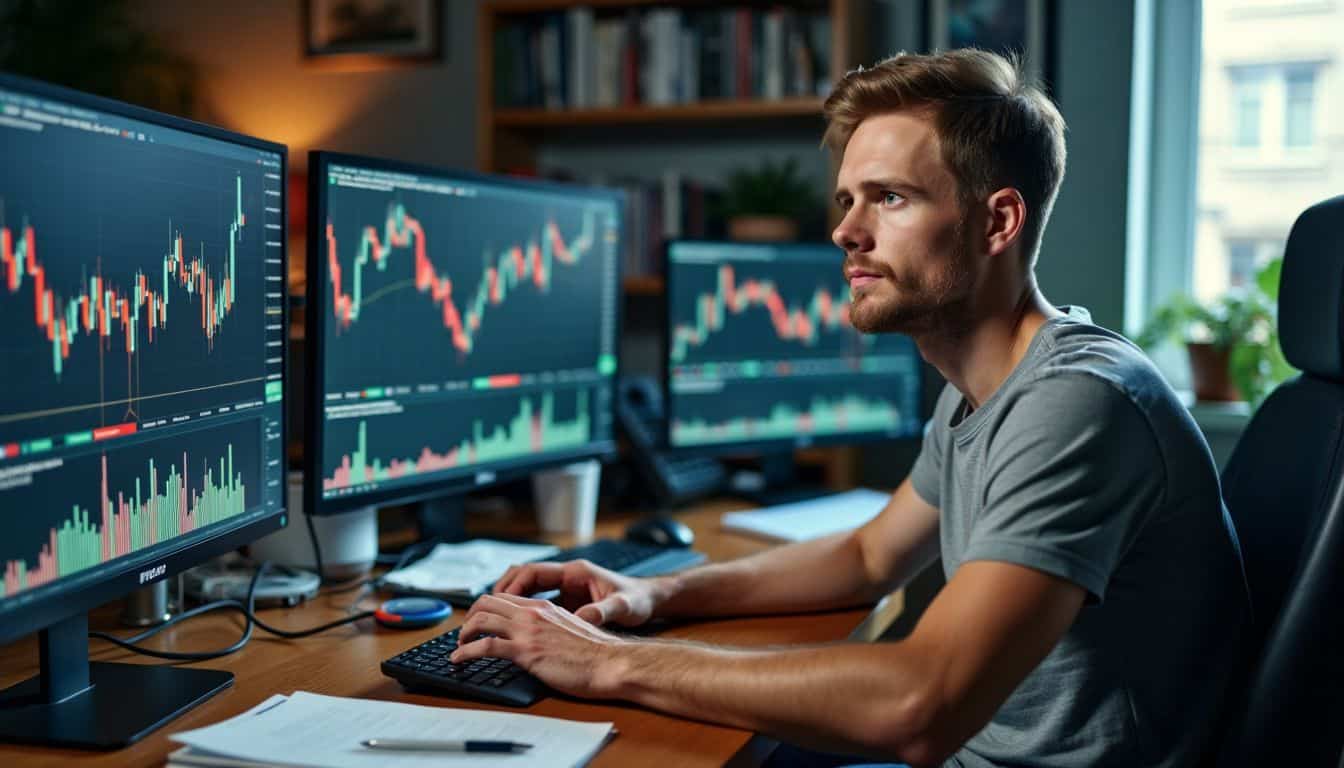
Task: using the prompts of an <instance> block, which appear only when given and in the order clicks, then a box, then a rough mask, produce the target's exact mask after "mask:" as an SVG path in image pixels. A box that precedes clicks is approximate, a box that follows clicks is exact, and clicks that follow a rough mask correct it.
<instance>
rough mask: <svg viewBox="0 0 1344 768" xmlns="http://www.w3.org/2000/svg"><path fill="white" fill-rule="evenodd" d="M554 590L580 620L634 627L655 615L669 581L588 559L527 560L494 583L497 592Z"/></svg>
mask: <svg viewBox="0 0 1344 768" xmlns="http://www.w3.org/2000/svg"><path fill="white" fill-rule="evenodd" d="M551 589H558V590H560V600H559V603H560V605H562V606H563V607H565V608H567V609H569V610H571V611H573V612H574V614H575V615H576V616H578V617H579V618H580V619H583V620H585V621H587V622H589V623H592V624H596V625H598V626H601V625H603V624H617V625H620V626H623V627H634V626H638V625H640V624H643V623H644V622H646V621H648V620H649V619H650V618H651V617H652V616H653V612H654V610H655V609H656V608H657V604H658V602H660V600H662V599H665V596H666V594H667V593H668V591H669V582H667V580H665V579H659V578H652V579H639V578H633V577H630V576H623V575H621V574H619V573H616V572H615V571H609V570H607V569H606V568H602V567H601V566H598V565H594V564H593V563H590V562H588V561H587V560H574V561H571V562H568V563H544V562H543V563H524V564H523V565H515V566H513V567H512V568H510V569H509V570H507V571H505V572H504V575H503V576H501V577H500V579H499V581H496V582H495V590H494V593H495V594H496V595H516V596H519V597H527V596H528V595H532V594H535V593H537V592H544V591H546V590H551ZM473 610H475V609H474V608H473Z"/></svg>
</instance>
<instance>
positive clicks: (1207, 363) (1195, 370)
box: [1185, 341, 1242, 402]
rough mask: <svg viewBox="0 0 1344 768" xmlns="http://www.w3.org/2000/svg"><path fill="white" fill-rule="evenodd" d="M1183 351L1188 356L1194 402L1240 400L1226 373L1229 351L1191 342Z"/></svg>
mask: <svg viewBox="0 0 1344 768" xmlns="http://www.w3.org/2000/svg"><path fill="white" fill-rule="evenodd" d="M1185 351H1186V353H1187V354H1188V355H1189V356H1190V379H1191V382H1192V383H1193V385H1194V388H1195V399H1196V400H1203V401H1206V402H1207V401H1213V402H1231V401H1236V400H1241V399H1242V398H1241V394H1240V393H1238V392H1237V388H1236V386H1234V385H1233V384H1232V376H1231V374H1230V373H1229V372H1228V360H1229V358H1230V357H1231V350H1229V349H1228V348H1227V347H1217V346H1214V345H1213V344H1207V343H1202V342H1201V343H1197V342H1193V341H1192V342H1186V344H1185Z"/></svg>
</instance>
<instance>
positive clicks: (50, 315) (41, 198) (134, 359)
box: [0, 137, 283, 443]
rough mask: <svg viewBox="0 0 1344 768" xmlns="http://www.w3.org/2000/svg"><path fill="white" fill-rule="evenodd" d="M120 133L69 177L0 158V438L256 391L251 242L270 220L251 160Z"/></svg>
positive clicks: (256, 283) (260, 302) (259, 255)
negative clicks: (123, 138)
mask: <svg viewBox="0 0 1344 768" xmlns="http://www.w3.org/2000/svg"><path fill="white" fill-rule="evenodd" d="M25 138H26V137H25ZM126 143H127V144H132V147H131V149H132V150H133V151H129V152H126V153H121V154H117V155H112V154H109V153H103V154H101V155H98V157H97V160H96V161H94V160H93V159H92V158H90V159H89V162H88V165H87V170H83V171H79V172H76V171H75V170H73V168H75V167H77V164H76V163H74V162H73V161H72V162H70V163H56V164H53V163H52V162H51V161H50V160H47V161H45V164H44V161H42V160H40V159H39V157H38V156H30V155H28V154H27V153H24V152H22V151H14V152H10V151H9V148H8V147H7V148H6V151H5V152H4V153H3V154H4V157H5V160H6V166H7V170H6V174H5V177H4V178H0V328H4V329H5V332H4V334H3V336H2V337H0V353H3V356H4V358H5V359H6V360H7V361H9V363H10V372H11V374H10V375H7V376H6V385H5V387H4V388H3V391H2V392H0V443H4V442H18V441H22V440H25V439H31V438H43V437H48V436H52V435H59V434H62V433H65V432H71V431H77V430H80V429H87V428H94V427H98V426H102V425H108V424H116V423H123V422H144V421H147V420H151V419H153V418H155V417H158V416H167V415H172V414H178V413H184V412H191V411H199V410H201V409H206V408H209V407H210V406H212V405H214V404H217V403H220V402H237V401H238V400H241V399H243V398H244V397H246V395H247V394H248V393H257V394H259V393H260V391H261V388H262V380H263V378H264V375H265V370H266V362H265V358H266V347H265V344H264V342H263V336H264V333H265V330H264V326H265V324H266V311H267V310H266V308H265V306H264V305H265V299H264V296H263V271H264V269H265V267H264V263H263V262H264V258H263V250H264V248H265V246H264V241H265V240H266V239H267V237H268V235H267V234H266V232H265V230H266V229H268V228H271V227H275V225H274V224H271V223H269V221H268V219H269V220H270V221H273V220H275V219H276V218H278V216H277V215H271V216H266V215H264V214H263V210H262V209H263V207H264V205H265V203H264V196H265V195H266V191H265V190H264V188H263V186H264V185H263V183H262V178H263V175H264V174H263V172H262V170H261V169H260V168H257V167H250V166H247V165H244V164H242V163H238V162H236V161H235V162H218V161H217V162H213V163H211V162H206V161H204V160H201V159H199V157H196V158H195V159H194V162H192V163H191V165H190V167H189V168H184V167H182V165H181V164H180V163H179V162H176V161H180V160H181V158H182V155H183V153H182V152H181V151H180V150H173V149H169V148H163V147H158V148H155V151H153V152H151V151H150V150H149V148H148V145H144V146H141V145H139V144H138V143H132V142H126ZM16 148H17V149H20V150H21V148H19V147H16ZM85 152H92V150H90V149H87V148H85V147H84V145H83V144H82V143H74V144H72V145H71V148H70V154H71V155H72V156H74V157H76V158H78V157H79V156H80V155H81V153H85ZM193 154H194V153H193ZM11 163H12V164H13V166H14V167H15V169H14V172H13V173H12V174H11V173H10V164H11ZM81 176H82V177H81ZM274 185H278V182H272V183H271V186H274ZM274 205H278V202H277V203H275V204H274ZM276 210H278V209H276ZM275 228H277V229H278V227H275ZM270 237H272V238H275V239H278V237H279V236H278V235H275V234H272V235H270ZM277 255H278V254H277ZM275 263H276V264H279V263H280V261H279V259H278V258H277V259H275ZM275 290H280V291H283V283H280V287H278V288H276V289H275ZM278 295H280V294H277V296H278ZM277 301H278V300H277ZM220 371H228V372H229V374H230V376H231V378H229V379H228V380H221V377H220V375H219V373H220Z"/></svg>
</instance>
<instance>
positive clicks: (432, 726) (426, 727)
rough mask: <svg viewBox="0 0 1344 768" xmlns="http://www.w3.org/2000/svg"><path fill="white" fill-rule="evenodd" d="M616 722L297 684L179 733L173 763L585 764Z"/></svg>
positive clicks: (367, 767) (232, 767)
mask: <svg viewBox="0 0 1344 768" xmlns="http://www.w3.org/2000/svg"><path fill="white" fill-rule="evenodd" d="M612 733H613V729H612V727H611V723H583V722H577V721H573V720H558V719H556V718H552V717H537V716H535V715H519V714H512V713H509V712H482V711H477V710H471V709H454V708H450V707H422V706H417V705H413V704H399V703H397V702H391V701H370V700H367V699H346V698H341V697H337V696H321V695H318V694H315V693H308V692H306V691H297V692H295V693H294V694H293V695H291V696H280V695H276V696H272V697H271V698H269V699H267V700H266V701H264V702H262V703H261V704H260V705H258V706H256V707H254V708H252V709H251V710H249V711H247V712H244V713H243V714H241V715H238V716H237V717H234V718H231V719H229V720H225V721H224V722H222V723H216V724H215V725H211V726H207V727H205V728H200V729H197V730H194V731H186V732H184V733H178V734H174V735H173V736H172V739H173V740H174V741H180V742H182V743H183V744H186V745H187V747H186V748H185V749H180V750H178V751H176V752H174V753H173V754H171V755H169V757H168V765H169V766H192V767H193V768H225V767H229V768H239V767H242V766H247V767H252V766H286V767H288V766H295V767H298V766H304V767H305V768H306V767H308V766H313V767H318V766H321V767H322V768H382V767H383V766H408V768H417V767H418V766H442V765H452V766H454V768H489V766H503V765H507V766H513V767H514V768H524V767H526V768H543V767H546V768H550V767H551V766H581V765H584V764H585V763H587V762H588V761H589V760H591V759H592V758H593V755H595V754H597V752H598V750H600V749H601V748H602V745H603V744H605V743H606V741H607V739H608V738H609V737H610V736H611V735H612ZM366 739H443V740H463V741H465V740H497V741H514V742H522V743H525V744H531V745H533V746H532V748H531V749H529V750H527V751H526V752H518V753H513V754H483V753H476V752H472V753H462V752H455V753H446V752H393V751H387V750H376V749H370V748H368V747H365V746H362V745H361V744H360V742H362V741H364V740H366Z"/></svg>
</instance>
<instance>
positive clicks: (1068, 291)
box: [1036, 0, 1134, 330]
mask: <svg viewBox="0 0 1344 768" xmlns="http://www.w3.org/2000/svg"><path fill="white" fill-rule="evenodd" d="M1057 7H1058V16H1057V19H1056V23H1057V27H1056V29H1057V33H1058V41H1057V49H1056V50H1057V52H1058V58H1057V59H1056V62H1057V64H1056V67H1055V71H1056V76H1055V81H1056V95H1057V99H1058V102H1059V107H1060V111H1061V112H1062V113H1063V115H1064V120H1065V122H1066V123H1067V124H1068V132H1067V134H1066V137H1067V142H1068V149H1069V159H1068V166H1067V170H1066V171H1065V174H1064V183H1063V185H1062V186H1061V187H1060V191H1059V199H1058V200H1057V202H1056V203H1055V210H1054V213H1053V214H1052V215H1051V218H1050V223H1049V224H1048V225H1047V227H1046V232H1045V239H1044V241H1043V243H1042V246H1041V258H1040V261H1039V262H1038V263H1037V269H1036V274H1037V277H1038V278H1039V280H1040V285H1041V290H1042V291H1044V293H1045V295H1046V297H1047V298H1049V299H1050V300H1051V301H1053V302H1054V303H1056V304H1080V305H1082V306H1085V307H1087V308H1088V309H1090V310H1092V318H1093V320H1094V321H1095V322H1097V323H1098V324H1100V325H1104V326H1106V327H1108V328H1113V329H1116V330H1121V329H1123V327H1124V323H1123V320H1124V308H1125V220H1126V217H1125V212H1126V194H1127V190H1128V186H1127V175H1128V173H1129V109H1130V68H1131V60H1132V47H1133V41H1134V4H1133V3H1132V2H1103V0H1081V1H1077V2H1059V3H1058V4H1057Z"/></svg>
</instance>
